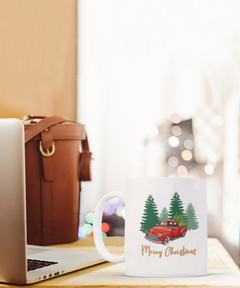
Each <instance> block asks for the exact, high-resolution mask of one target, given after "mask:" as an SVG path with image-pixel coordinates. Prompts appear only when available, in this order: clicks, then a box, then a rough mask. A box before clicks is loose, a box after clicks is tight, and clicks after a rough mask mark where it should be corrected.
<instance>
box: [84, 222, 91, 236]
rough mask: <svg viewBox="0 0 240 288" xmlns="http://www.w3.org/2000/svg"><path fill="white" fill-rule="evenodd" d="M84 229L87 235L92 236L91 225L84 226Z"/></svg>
mask: <svg viewBox="0 0 240 288" xmlns="http://www.w3.org/2000/svg"><path fill="white" fill-rule="evenodd" d="M83 229H84V230H85V232H86V234H90V233H92V231H93V226H92V225H91V224H84V225H83Z"/></svg>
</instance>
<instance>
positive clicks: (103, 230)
mask: <svg viewBox="0 0 240 288" xmlns="http://www.w3.org/2000/svg"><path fill="white" fill-rule="evenodd" d="M109 230H110V225H109V224H108V223H102V232H105V233H107V232H108V231H109Z"/></svg>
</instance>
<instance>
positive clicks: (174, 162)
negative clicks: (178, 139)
mask: <svg viewBox="0 0 240 288" xmlns="http://www.w3.org/2000/svg"><path fill="white" fill-rule="evenodd" d="M168 165H169V166H171V167H177V166H178V159H177V157H175V156H171V157H170V158H169V159H168Z"/></svg>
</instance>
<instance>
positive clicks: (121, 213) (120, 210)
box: [116, 206, 125, 218]
mask: <svg viewBox="0 0 240 288" xmlns="http://www.w3.org/2000/svg"><path fill="white" fill-rule="evenodd" d="M116 213H117V215H118V216H119V217H122V218H124V217H123V214H124V216H125V207H124V206H121V207H118V208H117V210H116Z"/></svg>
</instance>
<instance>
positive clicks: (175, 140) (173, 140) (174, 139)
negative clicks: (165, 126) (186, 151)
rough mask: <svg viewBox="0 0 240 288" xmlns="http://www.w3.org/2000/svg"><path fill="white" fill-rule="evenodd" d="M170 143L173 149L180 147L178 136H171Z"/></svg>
mask: <svg viewBox="0 0 240 288" xmlns="http://www.w3.org/2000/svg"><path fill="white" fill-rule="evenodd" d="M168 143H169V145H170V146H172V147H177V146H178V145H179V139H178V138H177V137H176V136H171V137H170V138H169V139H168Z"/></svg>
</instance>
